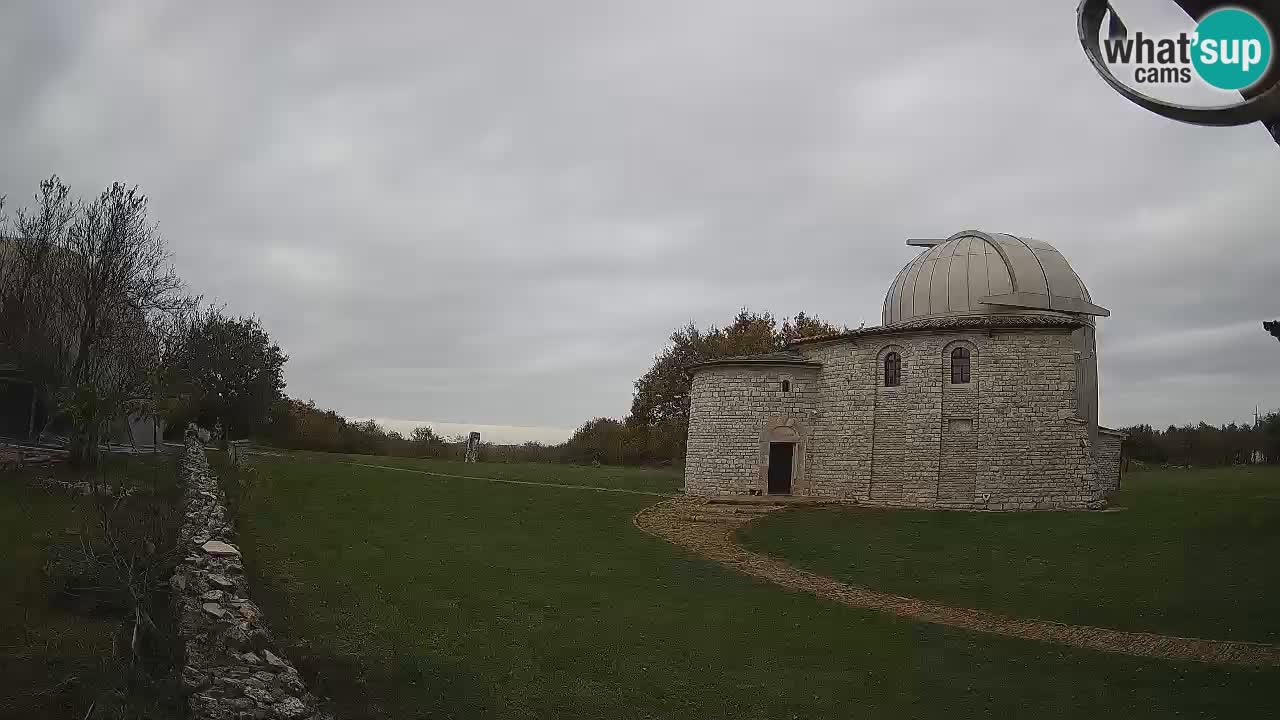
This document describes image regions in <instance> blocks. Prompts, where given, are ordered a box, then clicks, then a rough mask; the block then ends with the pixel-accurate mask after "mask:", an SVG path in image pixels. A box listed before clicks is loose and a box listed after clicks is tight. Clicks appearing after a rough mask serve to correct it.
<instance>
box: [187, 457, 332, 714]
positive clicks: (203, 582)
mask: <svg viewBox="0 0 1280 720" xmlns="http://www.w3.org/2000/svg"><path fill="white" fill-rule="evenodd" d="M182 480H183V513H184V518H183V524H182V528H181V530H180V532H179V537H178V545H179V550H180V551H182V552H184V553H185V559H184V560H183V561H182V563H181V564H180V565H179V566H178V567H177V569H176V571H175V573H174V575H173V577H172V578H171V579H170V581H169V584H170V587H171V589H172V591H173V604H174V614H175V617H176V618H177V620H178V635H179V637H180V639H181V640H182V643H183V653H184V657H185V664H184V667H183V668H182V674H181V681H182V685H183V688H184V689H185V690H186V692H187V693H189V700H188V707H189V709H190V717H191V718H192V720H233V719H235V720H239V719H240V718H262V719H272V720H322V719H328V720H331V716H330V715H328V714H327V713H325V712H322V711H320V710H319V709H318V703H317V700H316V698H315V697H314V696H313V695H311V694H310V693H308V692H307V689H306V687H304V685H303V682H302V678H301V677H299V675H298V670H297V669H296V668H295V667H294V666H293V665H292V664H291V663H290V662H289V661H288V660H286V659H284V657H283V656H282V655H281V654H280V651H279V648H278V647H277V646H276V644H275V642H274V641H273V640H272V637H271V633H270V632H269V631H268V630H267V626H266V622H265V619H264V618H263V616H262V611H261V609H260V608H259V607H258V606H257V605H256V604H255V603H254V602H253V601H252V600H250V599H249V583H248V580H247V579H246V577H245V573H244V564H243V563H242V562H241V559H240V550H239V549H238V548H236V546H235V545H233V544H231V541H232V540H233V539H234V537H233V531H232V523H231V519H230V518H229V517H228V515H227V508H226V503H225V502H224V499H223V495H222V489H221V488H220V487H218V483H217V480H216V479H215V478H214V477H213V473H212V472H211V471H210V468H209V462H208V459H207V458H206V457H205V454H204V447H203V446H202V444H201V443H200V440H199V438H198V437H196V435H195V433H194V432H188V433H187V450H186V455H185V457H184V458H183V462H182Z"/></svg>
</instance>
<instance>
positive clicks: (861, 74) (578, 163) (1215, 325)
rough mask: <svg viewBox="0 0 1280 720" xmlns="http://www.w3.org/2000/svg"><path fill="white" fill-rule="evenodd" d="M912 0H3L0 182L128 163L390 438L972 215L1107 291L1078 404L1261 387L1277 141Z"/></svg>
mask: <svg viewBox="0 0 1280 720" xmlns="http://www.w3.org/2000/svg"><path fill="white" fill-rule="evenodd" d="M928 4H930V3H905V2H904V3H884V2H876V3H871V2H850V1H849V0H829V1H826V2H802V1H800V0H786V1H785V2H782V1H778V2H743V1H742V0H721V1H714V2H704V1H702V0H678V1H676V2H658V1H655V0H646V1H645V2H627V3H621V2H616V3H611V2H602V1H601V0H584V1H583V2H573V3H567V2H551V1H549V0H548V1H544V2H537V3H530V2H515V1H509V2H480V1H476V0H469V1H467V2H456V3H445V2H405V3H376V2H369V3H353V2H340V3H320V2H306V3H296V4H292V3H276V2H273V3H262V2H245V3H239V2H218V3H185V2H184V3H176V2H175V3H160V2H138V3H128V4H125V3H120V6H121V7H119V8H116V9H108V8H107V7H106V6H107V3H86V4H85V6H83V7H78V8H77V7H74V6H73V3H70V2H57V3H50V2H43V1H40V2H29V3H5V7H4V8H3V9H2V10H0V97H2V98H3V102H0V128H2V129H3V131H4V133H5V139H4V142H2V143H0V194H8V196H9V208H10V210H12V208H13V207H14V206H15V205H17V204H21V203H22V202H24V201H25V200H26V198H28V197H29V196H30V195H31V193H32V192H33V191H34V189H35V186H36V183H37V182H38V181H39V180H40V179H41V178H42V177H45V176H47V175H48V174H50V173H54V172H56V173H59V174H60V175H62V176H63V177H64V178H65V179H67V180H68V181H70V182H71V184H72V187H73V190H75V191H78V192H79V193H81V194H84V195H92V194H94V193H96V192H97V191H98V190H100V189H101V188H102V187H103V186H104V185H106V184H107V183H109V182H110V181H112V180H117V179H119V180H123V181H126V182H128V183H130V184H138V185H139V186H141V187H142V189H143V190H144V191H145V192H146V193H147V194H149V195H150V197H151V198H152V216H153V218H154V219H155V220H156V221H157V222H158V223H159V226H160V229H161V231H162V233H163V234H164V235H165V237H166V238H167V239H168V241H169V243H170V246H171V248H172V251H173V254H174V262H175V264H176V266H177V268H178V271H179V273H180V274H181V275H182V276H183V277H184V278H185V279H186V281H187V282H188V284H189V285H190V287H191V288H192V290H193V291H195V292H199V293H203V294H205V295H206V296H209V297H215V298H217V299H219V300H221V301H223V302H225V303H226V304H227V305H228V307H229V309H230V310H231V311H232V312H235V313H253V314H256V315H258V316H259V317H260V318H261V320H262V322H263V324H264V325H265V326H266V328H267V329H268V331H269V332H270V333H271V334H272V335H273V336H274V337H275V338H276V339H277V340H278V341H279V342H280V344H281V345H282V346H283V347H284V348H285V350H286V351H287V352H288V353H289V355H290V356H291V359H290V361H289V363H288V365H287V366H286V379H287V381H288V392H289V393H290V394H291V395H294V396H296V397H301V398H311V399H314V400H315V401H316V403H317V404H319V405H321V406H325V407H332V408H334V409H336V410H338V411H339V412H341V413H344V414H346V415H349V416H352V417H375V418H380V419H384V420H395V421H400V422H399V423H393V424H396V425H397V426H400V427H404V426H406V425H411V424H412V421H430V422H431V423H433V424H436V425H437V426H438V427H440V428H442V429H443V430H445V431H447V432H458V431H462V430H466V429H470V428H471V427H475V426H484V427H480V428H479V429H481V430H482V431H483V432H485V433H486V436H487V439H494V440H500V441H502V440H525V439H540V440H559V439H562V438H563V437H564V436H565V435H567V433H568V432H569V430H570V429H571V428H573V427H574V426H576V425H577V424H579V423H580V422H582V421H583V420H585V419H587V418H589V417H592V416H599V415H608V416H615V417H617V416H621V415H622V414H624V413H625V412H626V411H627V409H628V407H629V404H630V400H631V391H632V382H633V381H634V380H635V378H636V377H637V376H639V375H640V374H641V373H642V372H643V371H644V370H645V368H646V367H647V366H648V365H649V364H650V363H651V361H652V358H653V355H654V354H655V353H656V352H657V351H658V350H659V349H660V348H661V347H662V345H663V343H664V342H665V339H666V337H667V335H668V334H669V333H670V331H671V330H672V329H673V328H674V327H676V326H678V325H681V324H683V323H685V322H687V321H690V320H692V321H695V322H697V323H699V324H703V325H705V324H710V323H721V324H723V323H724V322H726V321H727V320H728V319H729V318H731V317H732V315H733V314H734V313H735V311H736V310H737V309H738V308H740V307H743V306H750V307H751V308H753V309H758V310H770V311H772V312H773V313H775V314H776V315H778V316H783V315H791V314H794V313H795V312H796V311H799V310H804V311H806V312H809V313H817V314H819V315H820V316H822V317H823V318H824V319H827V320H830V321H834V322H837V323H846V324H849V325H851V326H855V327H856V326H857V325H858V324H859V323H860V322H865V323H866V324H867V325H874V324H878V323H879V322H880V307H881V301H882V299H883V297H884V293H885V291H886V290H887V289H888V287H889V284H890V283H891V282H892V281H893V278H894V276H895V275H896V273H897V272H898V270H899V269H900V268H901V267H902V266H903V265H904V264H906V263H907V262H909V261H910V259H911V258H912V256H913V255H914V254H915V252H916V251H915V250H913V249H911V248H908V247H906V246H905V245H904V240H905V238H907V237H909V236H926V237H928V236H935V237H936V236H942V237H945V236H947V235H949V234H951V233H953V232H956V231H958V230H961V229H967V228H981V229H986V230H992V231H1002V232H1011V233H1014V234H1025V235H1030V236H1033V237H1038V238H1042V239H1044V240H1047V241H1049V242H1051V243H1053V244H1055V245H1056V246H1057V247H1058V248H1059V249H1060V250H1061V251H1062V252H1063V254H1065V255H1066V256H1067V258H1068V259H1069V260H1070V261H1071V262H1072V264H1073V265H1074V266H1075V268H1076V270H1077V272H1078V273H1079V274H1080V275H1081V277H1082V278H1083V279H1084V281H1085V283H1086V284H1087V285H1088V286H1089V289H1090V291H1091V293H1092V295H1093V298H1094V300H1095V302H1097V303H1099V304H1101V305H1103V306H1105V307H1108V308H1110V309H1111V311H1112V317H1110V318H1108V319H1104V320H1102V321H1101V329H1100V331H1099V343H1100V364H1101V372H1102V401H1101V403H1102V420H1103V422H1104V423H1106V424H1110V425H1127V424H1131V423H1137V422H1150V423H1153V424H1157V425H1163V424H1168V423H1184V422H1187V421H1193V420H1200V419H1205V420H1208V421H1210V422H1215V423H1219V422H1227V421H1231V420H1244V419H1251V417H1252V414H1253V409H1254V405H1255V404H1257V405H1260V406H1261V407H1262V409H1263V410H1264V411H1265V410H1266V409H1267V408H1274V407H1280V372H1278V371H1280V343H1277V342H1276V341H1275V340H1274V339H1272V338H1271V337H1270V336H1268V335H1267V334H1266V333H1264V332H1263V330H1262V328H1261V325H1260V323H1261V321H1262V320H1264V319H1271V318H1276V317H1280V291H1278V290H1277V285H1278V284H1280V237H1278V235H1280V148H1278V147H1276V146H1275V144H1274V143H1272V142H1271V140H1270V139H1269V138H1268V137H1267V135H1266V133H1265V131H1263V130H1262V129H1261V128H1260V127H1259V126H1252V127H1246V128H1237V129H1208V128H1197V127H1191V126H1184V125H1179V124H1176V123H1174V122H1172V121H1168V120H1164V119H1162V118H1159V117H1157V116H1155V115H1152V114H1150V113H1148V112H1146V111H1145V110H1142V109H1140V108H1138V107H1136V106H1134V105H1131V104H1129V103H1128V102H1127V101H1125V100H1123V99H1122V98H1121V97H1120V96H1118V95H1117V94H1115V93H1114V92H1113V91H1112V90H1111V89H1110V88H1108V87H1107V86H1106V85H1105V84H1104V83H1103V81H1102V80H1101V79H1099V78H1098V77H1097V75H1096V74H1095V73H1094V72H1093V69H1092V68H1091V67H1090V66H1089V64H1088V61H1087V60H1086V59H1085V57H1084V55H1083V53H1082V52H1081V50H1080V46H1079V43H1078V41H1077V39H1076V31H1075V13H1074V10H1075V5H1076V2H1075V0H1057V1H1056V2H1025V0H1007V1H1002V2H988V3H982V2H973V3H969V2H965V3H960V2H951V1H947V2H937V3H932V4H933V5H936V8H934V9H932V10H925V9H923V8H922V7H920V6H923V5H928ZM1118 4H1119V5H1120V6H1121V7H1122V8H1125V7H1130V6H1132V7H1130V9H1129V11H1128V12H1129V13H1130V15H1127V16H1126V21H1128V22H1129V25H1130V27H1131V28H1134V27H1135V26H1136V25H1135V21H1134V20H1133V18H1132V17H1131V15H1132V14H1133V13H1136V14H1137V15H1138V16H1144V14H1147V15H1150V16H1151V17H1152V18H1153V21H1159V20H1164V21H1168V20H1169V19H1170V18H1177V17H1178V16H1177V10H1176V8H1173V6H1172V3H1166V2H1165V1H1164V0H1130V2H1127V3H1125V2H1122V3H1118ZM1165 4H1167V5H1168V8H1165V7H1163V6H1164V5H1165ZM976 6H982V7H980V8H979V7H976ZM1169 9H1172V14H1170V12H1169V11H1168V10H1169Z"/></svg>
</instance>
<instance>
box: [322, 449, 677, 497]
mask: <svg viewBox="0 0 1280 720" xmlns="http://www.w3.org/2000/svg"><path fill="white" fill-rule="evenodd" d="M303 457H305V458H307V459H308V460H311V461H315V462H332V461H333V459H334V457H335V456H332V455H329V456H326V455H324V454H322V453H307V454H305V455H303ZM337 457H340V459H341V460H342V461H344V462H351V463H359V464H363V465H385V466H389V467H400V468H410V469H415V470H425V471H427V472H433V473H441V474H445V475H467V476H471V477H485V478H500V479H503V480H521V481H528V482H550V483H558V484H563V485H588V486H594V487H605V488H617V489H623V490H641V491H645V492H655V493H666V494H676V493H678V492H680V488H681V487H683V486H684V479H683V478H682V477H681V475H680V473H678V472H673V471H670V470H654V469H651V468H636V467H616V466H609V465H603V466H600V467H584V466H581V465H547V464H545V463H512V464H505V463H472V464H465V463H459V462H454V461H451V460H427V459H419V458H399V457H369V456H368V455H343V456H337Z"/></svg>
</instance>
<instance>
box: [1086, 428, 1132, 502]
mask: <svg viewBox="0 0 1280 720" xmlns="http://www.w3.org/2000/svg"><path fill="white" fill-rule="evenodd" d="M1127 437H1128V435H1127V434H1125V433H1122V432H1120V431H1119V430H1112V429H1111V428H1098V449H1097V453H1095V454H1094V473H1095V474H1096V475H1097V478H1098V485H1099V486H1100V487H1101V488H1102V489H1103V490H1119V489H1120V467H1121V465H1120V464H1121V462H1122V458H1123V455H1124V453H1123V450H1124V440H1125V438H1127Z"/></svg>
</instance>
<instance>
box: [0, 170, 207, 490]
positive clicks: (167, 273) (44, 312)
mask: <svg viewBox="0 0 1280 720" xmlns="http://www.w3.org/2000/svg"><path fill="white" fill-rule="evenodd" d="M0 235H8V237H7V238H4V239H0V352H3V353H5V354H7V355H10V356H13V358H14V359H15V360H16V362H17V364H18V365H19V366H20V367H22V368H23V370H24V372H26V374H27V375H28V376H30V377H32V378H33V379H34V380H35V382H36V383H37V384H38V386H39V388H40V394H41V396H43V397H46V398H52V399H53V401H54V403H55V404H56V406H57V410H58V413H60V414H61V415H62V416H63V417H66V418H68V419H69V420H70V426H71V449H72V458H73V460H74V461H75V462H76V463H77V464H79V465H81V466H85V467H93V466H96V464H97V460H98V444H99V440H100V438H101V436H102V432H103V430H104V429H105V426H106V423H107V422H109V421H110V420H111V419H112V418H115V417H117V416H119V415H120V414H121V413H122V412H124V411H126V410H129V409H132V406H134V405H138V406H140V408H141V407H143V406H145V407H148V408H151V409H153V410H154V406H155V405H157V404H158V403H157V402H155V397H156V392H157V388H158V386H159V385H160V378H161V375H162V373H161V372H160V367H161V365H162V364H163V362H164V361H165V358H166V356H167V355H169V354H171V353H170V350H171V348H172V345H173V342H174V338H173V335H174V333H175V332H176V331H179V330H181V329H182V328H184V327H185V324H184V323H183V322H182V321H181V320H179V319H175V318H176V317H177V316H181V315H182V314H184V313H188V312H190V311H191V310H192V309H193V308H194V307H195V305H196V303H198V299H197V298H189V297H187V296H185V295H184V294H183V292H182V283H181V281H180V280H179V279H178V276H177V275H176V274H175V272H174V270H173V267H172V266H171V265H170V263H169V255H168V252H167V249H166V246H165V243H164V240H163V239H162V238H161V236H160V234H159V233H158V232H157V231H156V228H155V226H154V225H153V224H151V222H150V221H149V220H148V218H147V198H146V196H144V195H143V194H142V193H140V192H139V191H138V189H137V188H136V187H133V188H130V187H126V186H125V185H123V184H121V183H114V184H112V185H111V186H110V187H108V188H107V189H106V190H105V191H103V192H102V194H100V195H99V196H98V197H97V198H95V199H94V200H93V201H92V202H88V203H85V202H81V201H77V200H75V199H73V198H72V196H71V193H70V190H69V188H68V187H67V185H66V184H65V183H63V182H62V181H61V180H60V179H59V178H58V177H57V176H53V177H50V178H49V179H48V180H45V181H44V182H42V183H41V184H40V190H39V192H37V193H36V197H35V204H34V206H33V208H32V209H30V210H21V211H19V212H18V213H17V219H16V221H15V222H14V223H12V226H11V227H10V228H9V231H8V232H7V233H0ZM52 416H53V413H50V417H51V418H52Z"/></svg>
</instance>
